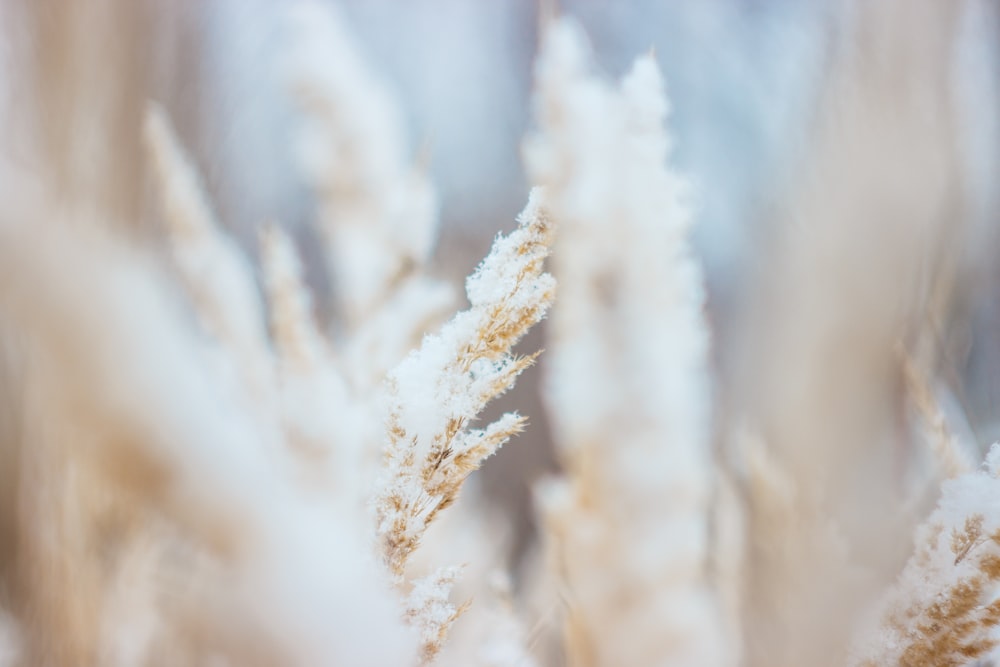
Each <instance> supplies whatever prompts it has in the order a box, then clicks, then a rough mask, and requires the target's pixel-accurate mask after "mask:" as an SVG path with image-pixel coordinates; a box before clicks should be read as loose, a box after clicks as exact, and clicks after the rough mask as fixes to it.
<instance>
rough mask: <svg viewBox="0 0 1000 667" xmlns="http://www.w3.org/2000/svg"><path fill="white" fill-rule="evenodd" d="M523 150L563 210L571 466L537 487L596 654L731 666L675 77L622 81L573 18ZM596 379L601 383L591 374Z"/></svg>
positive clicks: (557, 394)
mask: <svg viewBox="0 0 1000 667" xmlns="http://www.w3.org/2000/svg"><path fill="white" fill-rule="evenodd" d="M537 96H538V100H537V112H538V116H539V119H538V124H539V130H538V132H537V133H536V134H535V135H533V136H532V137H531V138H530V139H529V141H528V143H527V145H526V148H525V151H526V155H527V163H528V167H529V170H530V171H531V173H532V177H533V178H534V180H535V181H536V182H537V183H539V184H543V185H545V186H546V191H545V202H546V206H547V207H548V208H549V210H550V211H551V215H552V216H553V218H555V219H556V220H557V221H558V225H559V238H558V241H557V244H556V249H555V252H554V259H553V266H554V273H555V275H556V276H557V277H558V279H559V281H560V285H561V288H560V300H559V303H558V305H557V306H556V307H555V310H554V313H553V317H552V322H551V326H550V339H551V343H550V344H551V348H552V350H551V353H550V357H549V361H548V362H549V368H548V373H547V383H546V387H547V397H548V401H549V405H550V406H551V408H552V416H553V419H554V421H555V426H556V439H557V441H558V443H559V446H560V449H561V452H562V455H563V457H564V460H565V465H566V468H567V477H566V478H565V479H564V480H559V481H556V482H553V483H552V484H551V485H549V486H548V488H545V489H544V493H543V495H542V501H543V509H544V513H545V521H546V523H547V526H548V528H549V530H551V531H552V532H553V534H554V535H553V541H554V542H555V545H556V547H555V548H556V549H557V550H558V556H557V558H558V566H559V567H560V568H561V570H560V574H561V575H562V576H563V577H564V579H565V584H564V585H565V587H566V595H567V597H568V607H569V608H568V614H569V620H568V622H569V624H570V630H569V632H570V636H571V637H572V639H571V646H570V647H569V650H570V654H571V656H572V657H573V658H574V659H575V660H576V661H578V662H579V664H587V665H609V666H610V665H640V664H656V665H695V664H697V665H706V666H707V665H722V664H728V663H727V657H726V654H727V648H726V643H725V642H726V638H725V637H723V636H722V635H721V633H720V627H721V622H720V620H719V614H718V611H717V609H716V606H717V603H716V601H715V600H714V598H713V594H712V591H711V589H710V585H709V581H708V579H707V565H708V561H707V559H708V518H709V505H708V503H709V498H710V495H711V478H710V476H711V474H712V470H711V458H710V457H711V454H710V451H709V443H708V384H707V379H708V376H707V372H706V367H705V365H706V352H707V343H708V335H707V331H706V328H705V324H704V322H703V321H702V319H701V308H702V303H703V300H704V291H703V288H702V286H701V279H700V272H699V269H698V266H697V264H696V263H695V261H694V259H693V258H692V256H691V253H690V250H689V248H688V242H687V239H686V234H687V231H688V228H689V227H690V224H691V213H690V210H689V208H688V204H687V202H686V187H685V183H684V181H683V179H682V178H681V177H680V176H678V175H677V174H676V173H674V172H672V171H670V170H668V168H667V167H666V160H667V158H668V154H669V148H670V145H669V138H668V135H667V134H666V131H665V130H664V128H663V121H664V118H665V116H666V112H667V105H666V100H665V98H664V94H663V84H662V80H661V78H660V74H659V72H658V70H657V67H656V65H655V63H654V61H653V59H652V58H651V57H649V56H647V57H644V58H640V59H639V60H638V61H637V62H636V63H635V65H634V66H633V68H632V71H631V72H630V73H629V74H628V76H627V77H626V78H625V79H624V80H623V81H622V83H621V86H620V88H614V87H612V86H611V85H609V84H607V83H605V82H604V81H602V80H601V79H599V78H598V77H596V76H594V75H593V74H591V72H590V71H589V69H588V65H587V60H586V53H585V45H584V39H583V37H582V36H581V34H580V32H579V29H578V28H576V26H575V25H573V24H571V23H569V22H559V23H557V24H556V25H554V26H552V27H551V28H550V29H549V30H548V32H547V35H546V38H545V41H544V44H543V50H542V54H541V56H540V58H539V61H538V65H537ZM595 378H601V381H599V382H597V381H595Z"/></svg>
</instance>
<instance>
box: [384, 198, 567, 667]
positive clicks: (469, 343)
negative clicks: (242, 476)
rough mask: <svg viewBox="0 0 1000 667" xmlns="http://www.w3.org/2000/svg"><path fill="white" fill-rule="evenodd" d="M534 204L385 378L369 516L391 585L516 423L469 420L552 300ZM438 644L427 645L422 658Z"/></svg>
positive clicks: (497, 389) (546, 228)
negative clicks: (381, 459) (380, 448)
mask: <svg viewBox="0 0 1000 667" xmlns="http://www.w3.org/2000/svg"><path fill="white" fill-rule="evenodd" d="M537 199H538V198H537V195H535V196H533V197H532V199H531V200H530V201H529V203H528V206H527V208H526V209H525V210H524V212H523V213H522V214H521V216H520V218H519V221H520V226H519V227H518V229H517V230H515V231H514V232H512V233H511V234H510V235H508V236H506V237H499V238H497V240H496V241H495V242H494V244H493V248H492V249H491V251H490V254H489V255H488V256H487V257H486V259H484V260H483V262H482V264H480V265H479V267H478V268H477V269H476V271H475V273H474V274H473V275H472V276H470V277H469V279H468V280H467V281H466V293H467V294H468V297H469V301H470V303H471V308H469V310H466V311H463V312H461V313H459V314H458V315H456V316H455V317H454V318H453V319H452V320H451V321H450V322H448V324H446V325H445V326H444V327H443V328H442V329H441V331H440V333H438V334H435V335H431V336H428V337H427V338H425V339H424V342H423V344H422V345H421V346H420V349H419V350H417V351H416V352H414V353H411V354H410V356H409V357H407V358H406V359H405V360H404V361H403V362H402V363H401V364H400V365H399V366H398V367H397V368H396V369H395V370H393V371H392V373H391V374H390V376H389V391H388V407H387V423H388V436H389V441H388V446H387V448H386V452H385V461H386V465H385V474H384V476H383V479H382V480H381V482H380V488H379V490H378V492H377V495H376V500H375V509H376V515H377V520H378V536H379V541H380V544H381V548H382V553H383V558H384V559H385V562H386V564H387V565H388V567H389V570H390V571H391V572H392V573H393V575H394V576H395V577H396V578H397V579H399V580H401V579H402V577H403V576H404V573H405V571H406V564H407V561H408V560H409V558H410V555H411V554H412V552H413V551H414V550H415V549H416V548H417V547H418V546H419V544H420V540H421V538H422V537H423V535H424V532H425V531H426V529H427V526H428V525H429V524H430V523H431V522H432V521H433V520H434V519H435V518H436V516H437V514H438V512H440V511H441V510H443V509H445V508H447V507H448V506H450V505H451V504H452V503H453V502H454V501H455V499H456V497H457V495H458V492H459V489H460V488H461V486H462V483H463V482H464V481H465V478H466V477H467V476H468V475H469V474H470V473H471V472H472V471H474V470H476V469H477V468H478V467H479V466H480V465H481V464H482V462H483V461H484V460H485V459H486V458H487V457H489V456H490V455H492V454H493V453H494V452H495V451H496V450H497V449H498V448H499V447H500V446H501V445H502V444H503V443H504V442H506V441H507V440H508V439H509V438H510V437H511V436H512V435H514V434H516V433H518V432H519V431H520V430H521V429H522V428H523V426H524V422H525V419H524V417H521V416H520V415H518V414H516V413H508V414H505V415H503V416H502V417H500V418H499V419H498V420H497V421H495V422H493V423H492V424H489V425H487V426H486V427H484V428H481V429H475V428H471V422H472V421H473V420H474V419H475V418H476V416H477V415H478V414H479V413H480V412H481V411H482V409H483V408H484V407H485V406H486V404H487V403H488V402H489V401H490V400H492V399H493V398H495V397H496V396H499V395H500V394H502V393H504V392H505V391H507V390H508V389H510V388H511V387H512V386H513V385H514V381H515V379H516V378H517V376H518V375H519V374H520V373H521V372H522V371H523V370H524V369H525V368H527V367H528V366H530V365H531V364H532V363H533V362H534V360H535V357H536V356H537V355H530V356H526V357H521V356H517V355H515V354H513V353H512V348H513V347H514V345H515V344H516V343H517V342H518V341H519V340H520V339H521V337H522V336H524V334H525V333H527V331H528V329H529V328H531V327H532V326H533V325H535V324H537V323H538V322H539V321H540V320H541V319H542V318H543V317H544V316H545V313H546V311H547V309H548V307H549V304H550V303H551V301H552V298H553V296H554V289H555V282H554V280H553V279H552V277H551V276H550V275H549V274H547V273H544V272H543V271H542V267H543V263H544V261H545V258H546V256H547V255H548V244H549V242H550V240H551V235H552V231H553V230H552V225H551V222H550V221H549V219H548V217H547V216H546V214H545V213H544V211H542V210H541V209H540V208H539V204H538V201H537ZM442 572H447V573H448V575H447V576H443V575H440V574H437V575H433V581H435V582H437V583H438V584H439V585H442V586H443V585H446V584H447V583H448V582H449V581H451V580H453V579H454V576H455V575H454V573H453V571H451V570H450V569H449V570H444V571H442ZM425 587H426V581H424V582H422V583H419V584H417V585H416V586H415V589H414V593H415V594H419V595H420V596H421V598H423V597H426V593H425V590H424V589H425ZM457 613H458V610H457V609H456V610H454V611H453V613H452V614H451V615H443V616H441V615H440V614H439V615H438V616H439V618H438V621H439V624H440V625H441V626H442V629H441V630H440V631H437V632H436V633H432V634H433V637H438V636H440V637H443V633H444V631H445V628H446V626H447V625H449V624H450V623H451V621H452V620H453V618H454V616H455V615H456V614H457ZM428 636H431V635H428ZM433 637H432V638H433ZM439 644H440V639H434V640H433V641H431V642H429V643H428V644H427V645H426V650H427V651H428V656H432V655H433V654H434V653H435V652H436V651H437V650H438V649H439Z"/></svg>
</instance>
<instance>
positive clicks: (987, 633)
mask: <svg viewBox="0 0 1000 667" xmlns="http://www.w3.org/2000/svg"><path fill="white" fill-rule="evenodd" d="M983 468H984V469H982V470H978V471H974V472H967V473H965V474H962V475H961V476H959V477H957V478H955V479H952V480H949V481H946V482H945V483H944V485H943V487H942V492H941V499H940V501H939V502H938V506H937V509H936V510H935V511H934V513H933V514H931V516H930V518H929V519H928V520H927V522H926V523H925V524H924V525H923V526H921V528H920V530H919V531H918V533H917V548H916V552H915V553H914V555H913V557H912V558H911V559H910V561H909V562H908V563H907V565H906V568H905V569H904V570H903V572H902V574H901V575H900V577H899V581H898V582H897V585H896V587H895V589H894V590H893V591H892V592H891V593H890V595H889V596H888V597H887V598H886V600H885V601H884V603H883V605H884V612H883V616H882V621H881V624H879V625H877V626H876V627H877V631H876V632H874V633H870V634H869V635H867V636H865V637H863V639H862V644H861V645H860V646H859V648H858V649H857V655H856V656H855V659H854V662H853V664H856V665H859V666H863V667H874V666H876V665H903V666H909V665H914V666H915V665H941V666H942V667H948V666H953V667H959V666H961V665H969V664H974V663H975V661H976V660H978V659H980V658H984V657H986V656H988V655H989V654H990V652H991V651H992V650H993V649H994V648H996V647H997V646H998V645H1000V633H998V626H1000V520H998V517H1000V478H998V474H1000V445H994V446H993V449H992V451H991V452H990V454H989V456H988V457H987V459H986V462H985V463H984V465H983ZM976 664H978V663H976Z"/></svg>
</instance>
